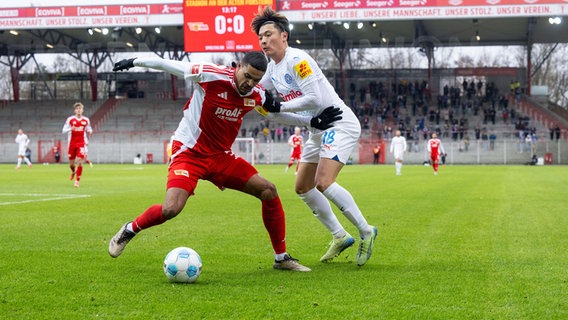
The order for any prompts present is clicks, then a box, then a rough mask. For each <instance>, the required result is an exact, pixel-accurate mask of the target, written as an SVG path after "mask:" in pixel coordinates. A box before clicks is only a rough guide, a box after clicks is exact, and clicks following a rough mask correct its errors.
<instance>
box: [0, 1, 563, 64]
mask: <svg viewBox="0 0 568 320" xmlns="http://www.w3.org/2000/svg"><path fill="white" fill-rule="evenodd" d="M259 1H260V0H259ZM263 1H265V0H263ZM322 1H323V2H322ZM403 1H406V2H409V3H410V4H409V7H408V8H402V5H403ZM437 1H438V2H435V0H420V1H414V2H413V1H411V0H399V1H398V2H396V3H395V2H394V1H392V0H385V1H366V2H361V1H351V2H349V1H347V0H337V1H333V2H331V4H329V6H339V5H341V6H346V5H355V4H357V5H359V6H360V7H362V6H365V5H366V6H369V5H372V4H374V3H378V4H381V3H383V2H384V3H385V5H386V4H390V5H391V6H392V7H389V8H386V9H385V8H380V9H375V8H369V7H367V8H357V9H356V10H353V8H347V9H341V10H328V9H330V8H329V7H328V8H325V9H326V10H321V8H318V7H317V6H318V5H328V3H329V2H327V1H324V0H288V1H277V2H276V7H277V8H279V9H285V8H289V9H290V10H289V11H286V10H281V11H282V12H283V13H284V14H286V15H287V16H288V17H289V19H290V21H291V22H292V23H293V24H294V29H293V30H292V35H291V38H290V40H291V41H290V44H291V45H292V46H295V47H299V48H303V49H321V48H367V47H417V48H421V47H424V46H431V47H441V46H503V45H527V44H532V43H567V42H568V24H567V23H560V24H551V23H549V18H551V15H552V14H555V13H557V12H568V0H558V1H555V0H509V1H508V3H509V2H510V3H511V5H507V6H505V5H501V4H500V3H499V2H500V0H487V3H485V2H483V4H479V5H478V6H476V7H471V6H470V7H465V6H464V5H462V4H460V6H462V7H449V6H450V4H452V3H453V4H456V3H461V1H460V0H448V1H449V3H450V4H447V3H446V4H441V3H442V2H443V1H442V0H437ZM456 1H457V2H456ZM523 1H524V2H523ZM538 1H540V2H542V3H543V4H539V3H538ZM144 2H146V3H148V2H149V4H143V3H144ZM415 2H416V3H420V4H424V5H425V6H424V7H419V6H414V3H415ZM470 2H471V3H473V2H475V3H478V2H482V1H481V0H470ZM38 3H42V5H43V3H45V4H46V5H48V6H47V7H45V6H44V7H40V8H47V9H46V10H44V11H38V9H37V8H38V6H41V5H38ZM85 3H88V4H89V6H88V7H87V6H85ZM105 3H107V4H108V3H111V1H102V0H90V1H87V0H43V1H41V0H37V1H34V3H33V4H30V6H35V7H33V8H30V7H25V8H15V9H10V7H9V5H10V4H6V3H3V4H0V56H11V55H21V54H24V55H25V54H30V53H71V54H75V55H77V54H81V53H84V52H93V51H97V52H117V51H118V52H121V51H153V52H156V53H158V54H164V53H165V52H167V51H170V52H171V51H174V52H178V53H179V52H182V53H183V48H184V34H183V33H184V30H183V23H184V22H183V6H182V1H180V0H148V1H135V0H121V1H120V2H119V4H117V3H116V2H112V4H111V5H106V4H105ZM361 3H364V4H361ZM436 3H438V4H436ZM488 3H495V4H498V6H490V5H489V4H488ZM512 3H516V5H512ZM56 4H59V6H56ZM71 4H74V7H65V5H71ZM307 4H309V5H311V6H312V8H315V9H313V10H312V9H310V8H308V9H305V8H304V9H302V10H293V9H295V8H297V7H298V6H300V5H301V6H306V5H307ZM529 4H530V5H529ZM81 5H83V6H82V7H81ZM12 6H13V4H12ZM22 6H23V4H22ZM396 6H399V7H401V8H399V9H397V8H396ZM124 8H126V9H128V8H130V9H129V10H126V11H125V9H124ZM166 8H167V11H168V12H167V14H164V11H165V10H166ZM444 8H445V9H444ZM452 8H457V9H452ZM468 8H469V9H468ZM496 8H499V9H496ZM450 9H451V10H453V11H450ZM466 9H468V10H473V9H475V10H474V11H472V12H475V14H471V15H470V14H468V13H469V11H467V12H466ZM528 9H530V10H528ZM33 10H36V11H33ZM73 10H75V11H73ZM80 10H83V11H80ZM113 10H114V11H113ZM443 10H445V11H443ZM484 10H485V11H484ZM488 10H489V11H488ZM491 10H493V11H491ZM498 10H499V11H498ZM507 10H508V11H507ZM115 11H116V12H115ZM509 11H511V12H513V11H514V12H517V13H518V14H502V13H501V14H500V13H499V12H509ZM70 12H75V13H70ZM448 12H450V13H448ZM483 12H485V13H488V12H489V13H491V14H484V13H483ZM346 13H349V14H346ZM533 13H534V15H532V16H531V15H530V14H533ZM14 15H17V16H14ZM373 15H374V16H381V17H380V18H377V20H372V18H369V17H372V16H373ZM363 16H365V18H358V17H363ZM384 16H388V17H386V18H384ZM438 16H440V17H442V16H443V18H442V19H437V18H436V17H438ZM485 16H489V17H491V18H487V17H485ZM416 17H418V18H423V19H416ZM97 19H98V20H97ZM105 24H106V25H107V26H108V30H110V31H109V32H108V34H106V35H104V34H103V33H102V32H100V30H101V29H103V27H104V26H105ZM97 25H98V26H99V27H98V28H95V26H97ZM50 26H53V27H50ZM136 27H140V28H141V29H139V30H138V32H137V30H136ZM155 27H160V28H159V30H156V29H155ZM346 27H349V29H346ZM247 28H248V26H247ZM93 29H95V31H93ZM97 30H98V31H99V32H97ZM158 32H159V33H158Z"/></svg>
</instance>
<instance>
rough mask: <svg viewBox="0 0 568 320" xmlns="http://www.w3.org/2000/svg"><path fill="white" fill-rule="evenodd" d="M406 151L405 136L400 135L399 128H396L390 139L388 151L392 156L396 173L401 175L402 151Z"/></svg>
mask: <svg viewBox="0 0 568 320" xmlns="http://www.w3.org/2000/svg"><path fill="white" fill-rule="evenodd" d="M405 152H406V138H404V137H403V136H401V134H400V130H396V132H395V136H394V137H393V138H392V140H391V145H390V153H392V154H393V156H394V167H395V169H396V175H397V176H400V175H401V170H402V162H403V160H404V153H405Z"/></svg>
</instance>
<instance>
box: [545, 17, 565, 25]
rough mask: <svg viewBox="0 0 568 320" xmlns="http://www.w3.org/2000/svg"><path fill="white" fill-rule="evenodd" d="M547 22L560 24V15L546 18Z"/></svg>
mask: <svg viewBox="0 0 568 320" xmlns="http://www.w3.org/2000/svg"><path fill="white" fill-rule="evenodd" d="M548 23H550V24H561V23H562V18H561V17H550V18H548Z"/></svg>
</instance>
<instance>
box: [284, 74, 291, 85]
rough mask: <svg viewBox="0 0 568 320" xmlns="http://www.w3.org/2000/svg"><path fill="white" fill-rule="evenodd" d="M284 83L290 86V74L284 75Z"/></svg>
mask: <svg viewBox="0 0 568 320" xmlns="http://www.w3.org/2000/svg"><path fill="white" fill-rule="evenodd" d="M284 81H286V83H287V84H291V83H292V76H291V75H290V74H288V73H287V74H285V75H284Z"/></svg>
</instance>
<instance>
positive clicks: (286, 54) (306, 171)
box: [251, 7, 377, 266]
mask: <svg viewBox="0 0 568 320" xmlns="http://www.w3.org/2000/svg"><path fill="white" fill-rule="evenodd" d="M251 27H252V30H253V31H254V32H255V33H256V34H257V35H258V38H259V43H260V47H261V48H262V50H263V51H264V53H265V54H266V55H267V56H268V57H269V58H270V59H271V61H270V62H269V64H268V68H267V70H266V74H265V75H264V77H263V78H262V80H261V82H260V83H261V85H262V86H264V87H265V88H266V89H267V90H272V89H275V90H276V91H277V92H278V94H279V95H280V97H281V98H282V99H283V100H284V102H282V103H280V102H278V101H274V102H273V103H272V105H271V104H265V106H266V110H267V111H268V112H271V115H272V114H275V113H279V112H282V113H292V112H301V113H302V114H308V115H316V114H318V113H319V112H321V111H322V110H324V109H325V108H326V107H329V106H334V107H338V108H340V109H341V110H342V111H343V117H342V119H341V120H339V121H337V122H335V123H334V126H333V127H332V128H329V129H326V130H318V129H313V128H312V129H311V131H310V133H309V138H308V140H307V141H306V142H305V144H304V150H303V155H302V159H301V161H300V165H299V168H298V176H297V179H296V185H295V191H296V193H297V194H298V195H299V196H300V199H302V200H303V201H304V202H305V203H306V205H307V206H308V207H309V208H310V211H312V212H313V213H314V215H315V217H316V218H317V219H318V220H319V221H320V222H321V223H322V224H323V225H324V226H325V227H326V228H327V229H328V230H329V231H330V233H331V234H332V236H333V240H332V241H331V243H330V246H329V249H328V251H327V252H326V253H325V254H324V255H323V256H322V257H321V259H320V260H321V261H322V262H327V261H331V260H332V259H333V258H335V257H337V256H338V255H339V254H340V253H341V252H342V251H343V250H345V249H346V248H348V247H350V246H351V245H353V243H354V239H353V237H352V236H351V235H350V234H349V233H348V232H347V231H346V230H345V229H344V228H343V226H342V225H341V223H340V222H339V220H338V219H337V217H336V216H335V214H334V213H333V211H332V208H331V205H330V203H329V201H331V202H333V203H334V204H335V205H336V206H337V207H338V208H339V209H340V210H341V212H342V213H343V214H344V215H345V216H346V217H347V219H348V220H349V221H350V222H351V223H352V224H353V225H354V226H355V227H356V228H357V229H358V232H359V237H360V239H361V241H360V243H359V249H358V251H357V255H356V260H357V265H359V266H362V265H364V264H365V263H366V262H367V260H368V259H369V258H370V256H371V252H372V247H373V243H374V240H375V238H376V236H377V228H376V227H374V226H371V225H369V224H368V223H367V220H366V219H365V217H364V216H363V214H362V213H361V211H360V210H359V207H358V206H357V204H356V203H355V200H354V199H353V196H352V195H351V194H350V193H349V191H347V190H346V189H345V188H343V187H342V186H340V185H339V184H338V183H337V182H336V178H337V175H338V174H339V172H340V171H341V169H342V167H343V166H344V164H345V163H346V162H347V160H348V159H349V156H350V155H351V152H352V151H353V148H354V147H355V146H357V144H358V139H359V136H360V134H361V124H360V123H359V120H358V119H357V117H356V116H355V114H354V113H353V111H352V110H351V109H350V108H349V107H347V105H345V103H344V102H343V101H342V100H341V98H339V96H338V95H337V93H336V92H335V90H334V88H333V86H332V85H331V84H330V83H329V81H328V80H327V79H326V78H325V76H324V75H323V73H322V71H321V69H320V68H319V66H318V65H317V63H316V62H315V61H314V59H312V57H310V56H309V55H308V54H307V53H306V52H304V51H302V50H299V49H296V48H292V47H289V46H288V39H289V36H290V28H289V24H288V19H287V18H286V17H285V16H284V15H282V14H279V13H276V12H274V10H272V8H270V7H265V8H264V9H260V10H259V12H258V14H257V15H256V16H255V18H253V21H252V23H251Z"/></svg>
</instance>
